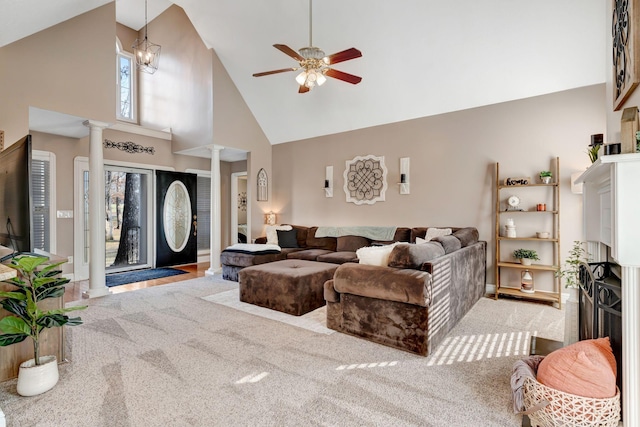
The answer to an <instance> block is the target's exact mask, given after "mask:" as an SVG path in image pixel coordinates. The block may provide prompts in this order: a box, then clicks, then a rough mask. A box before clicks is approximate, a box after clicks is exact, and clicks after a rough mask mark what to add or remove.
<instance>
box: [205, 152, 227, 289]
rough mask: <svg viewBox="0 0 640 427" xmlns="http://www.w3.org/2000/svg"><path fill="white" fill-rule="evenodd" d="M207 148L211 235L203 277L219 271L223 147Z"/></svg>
mask: <svg viewBox="0 0 640 427" xmlns="http://www.w3.org/2000/svg"><path fill="white" fill-rule="evenodd" d="M208 148H209V149H210V150H211V227H210V231H211V235H210V239H209V241H210V242H211V243H210V244H211V248H210V251H209V269H208V270H207V271H206V272H205V275H207V276H212V275H214V274H215V273H219V272H220V271H221V268H220V252H221V247H220V246H221V243H220V236H221V235H222V233H221V230H222V225H221V218H222V215H221V208H220V206H221V204H220V151H221V150H223V149H224V147H222V146H220V145H210V146H208Z"/></svg>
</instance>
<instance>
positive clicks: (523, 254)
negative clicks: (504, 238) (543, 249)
mask: <svg viewBox="0 0 640 427" xmlns="http://www.w3.org/2000/svg"><path fill="white" fill-rule="evenodd" d="M513 257H514V258H516V259H519V260H520V263H521V264H522V265H531V261H539V260H540V258H538V253H537V252H536V251H534V250H533V249H516V250H515V251H513Z"/></svg>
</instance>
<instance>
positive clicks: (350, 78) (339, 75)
mask: <svg viewBox="0 0 640 427" xmlns="http://www.w3.org/2000/svg"><path fill="white" fill-rule="evenodd" d="M325 74H326V75H327V76H329V77H333V78H334V79H338V80H342V81H345V82H347V83H351V84H354V85H357V84H358V83H360V81H362V77H358V76H354V75H353V74H349V73H345V72H342V71H338V70H334V69H333V68H328V69H327V72H326V73H325Z"/></svg>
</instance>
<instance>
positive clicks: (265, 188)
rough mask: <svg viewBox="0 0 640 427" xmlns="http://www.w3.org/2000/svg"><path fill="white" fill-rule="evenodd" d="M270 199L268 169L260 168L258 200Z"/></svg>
mask: <svg viewBox="0 0 640 427" xmlns="http://www.w3.org/2000/svg"><path fill="white" fill-rule="evenodd" d="M268 199H269V178H268V177H267V171H265V170H264V169H260V170H259V171H258V201H259V202H265V201H267V200H268Z"/></svg>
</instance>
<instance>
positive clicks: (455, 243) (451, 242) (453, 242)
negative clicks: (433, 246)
mask: <svg viewBox="0 0 640 427" xmlns="http://www.w3.org/2000/svg"><path fill="white" fill-rule="evenodd" d="M433 241H434V242H438V243H440V244H441V245H442V247H443V248H444V253H445V254H450V253H451V252H454V251H457V250H458V249H460V248H462V244H461V243H460V240H459V239H458V238H457V237H456V236H452V235H449V236H439V237H435V238H434V239H433Z"/></svg>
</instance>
